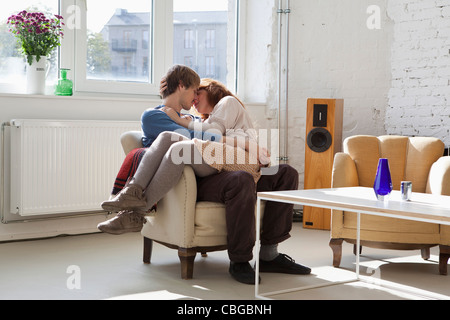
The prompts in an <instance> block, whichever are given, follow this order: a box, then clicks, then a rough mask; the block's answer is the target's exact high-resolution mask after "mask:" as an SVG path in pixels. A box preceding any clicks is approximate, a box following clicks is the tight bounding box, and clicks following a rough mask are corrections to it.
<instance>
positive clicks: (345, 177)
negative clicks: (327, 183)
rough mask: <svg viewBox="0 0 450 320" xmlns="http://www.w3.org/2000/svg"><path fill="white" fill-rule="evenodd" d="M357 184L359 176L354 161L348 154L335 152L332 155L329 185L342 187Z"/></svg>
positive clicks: (355, 185)
mask: <svg viewBox="0 0 450 320" xmlns="http://www.w3.org/2000/svg"><path fill="white" fill-rule="evenodd" d="M357 186H359V178H358V172H357V170H356V165H355V162H354V161H353V159H352V158H351V157H350V155H348V154H346V153H342V152H339V153H336V155H335V157H334V164H333V173H332V182H331V187H332V188H343V187H357Z"/></svg>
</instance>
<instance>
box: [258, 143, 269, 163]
mask: <svg viewBox="0 0 450 320" xmlns="http://www.w3.org/2000/svg"><path fill="white" fill-rule="evenodd" d="M258 161H259V163H260V166H261V167H268V166H269V165H270V152H269V150H267V149H266V148H261V147H259V148H258Z"/></svg>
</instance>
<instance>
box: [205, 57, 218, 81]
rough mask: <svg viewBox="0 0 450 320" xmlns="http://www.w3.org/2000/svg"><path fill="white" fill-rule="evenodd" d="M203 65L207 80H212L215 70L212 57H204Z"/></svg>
mask: <svg viewBox="0 0 450 320" xmlns="http://www.w3.org/2000/svg"><path fill="white" fill-rule="evenodd" d="M205 64H206V70H205V74H206V76H207V77H209V78H214V77H215V69H216V64H215V62H214V57H206V61H205Z"/></svg>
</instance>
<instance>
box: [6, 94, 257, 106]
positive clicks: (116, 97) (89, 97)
mask: <svg viewBox="0 0 450 320" xmlns="http://www.w3.org/2000/svg"><path fill="white" fill-rule="evenodd" d="M1 98H17V99H24V98H25V99H60V100H67V99H71V100H84V101H132V102H148V103H156V104H160V103H161V102H162V100H161V98H160V97H157V96H154V95H124V94H109V93H93V92H86V93H75V94H74V95H73V96H56V95H52V94H45V95H33V94H25V93H1V92H0V99H1ZM244 104H245V105H246V106H252V107H264V106H266V104H265V103H262V102H245V101H244Z"/></svg>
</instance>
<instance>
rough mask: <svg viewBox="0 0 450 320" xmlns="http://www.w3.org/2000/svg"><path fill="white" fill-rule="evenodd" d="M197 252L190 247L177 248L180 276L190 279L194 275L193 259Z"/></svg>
mask: <svg viewBox="0 0 450 320" xmlns="http://www.w3.org/2000/svg"><path fill="white" fill-rule="evenodd" d="M196 254H197V252H196V251H195V250H192V249H185V248H180V249H178V257H179V258H180V262H181V278H182V279H183V280H191V279H192V278H193V277H194V260H195V256H196Z"/></svg>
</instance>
